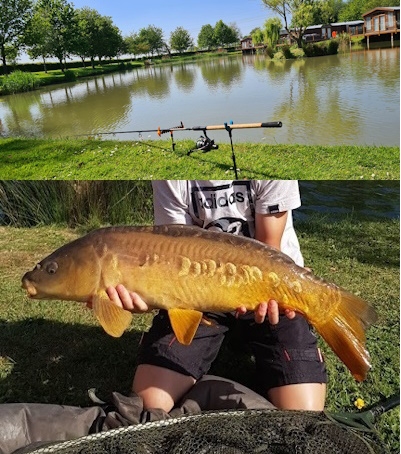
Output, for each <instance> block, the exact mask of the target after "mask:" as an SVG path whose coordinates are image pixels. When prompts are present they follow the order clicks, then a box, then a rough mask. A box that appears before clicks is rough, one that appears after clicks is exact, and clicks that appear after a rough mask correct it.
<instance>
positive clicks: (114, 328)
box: [92, 295, 132, 337]
mask: <svg viewBox="0 0 401 454" xmlns="http://www.w3.org/2000/svg"><path fill="white" fill-rule="evenodd" d="M92 304H93V306H92V307H93V312H94V314H95V316H96V318H97V319H98V320H99V323H100V324H101V325H102V327H103V329H104V330H105V331H106V333H107V334H110V336H113V337H120V336H122V334H123V332H124V331H125V330H126V329H127V328H128V326H129V325H130V323H131V320H132V314H131V312H128V311H126V310H124V309H122V308H120V307H118V306H116V305H115V304H113V303H112V302H111V301H110V300H109V299H108V297H107V296H106V295H105V296H104V297H102V296H100V295H95V296H94V297H93V299H92Z"/></svg>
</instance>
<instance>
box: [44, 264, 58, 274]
mask: <svg viewBox="0 0 401 454" xmlns="http://www.w3.org/2000/svg"><path fill="white" fill-rule="evenodd" d="M57 268H58V265H57V262H50V263H49V264H48V265H47V266H46V271H47V272H48V273H49V274H54V273H55V272H56V271H57Z"/></svg>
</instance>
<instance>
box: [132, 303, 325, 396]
mask: <svg viewBox="0 0 401 454" xmlns="http://www.w3.org/2000/svg"><path fill="white" fill-rule="evenodd" d="M205 317H206V318H207V319H209V320H211V321H213V323H212V325H211V326H209V325H205V324H201V325H200V326H199V328H198V330H197V332H196V335H195V337H194V339H193V341H192V343H191V344H190V345H182V344H180V343H179V342H178V341H177V340H176V339H175V336H174V333H173V331H172V329H171V325H170V321H169V318H168V314H167V312H166V311H163V310H161V311H159V313H158V314H157V315H156V316H155V317H154V319H153V323H152V326H151V328H150V330H149V331H148V332H147V333H145V334H144V336H143V339H142V342H141V346H140V350H139V355H138V363H139V364H151V365H154V366H160V367H165V368H167V369H170V370H174V371H176V372H179V373H182V374H184V375H190V376H192V377H194V378H195V379H196V380H199V379H200V378H201V377H202V376H203V375H204V374H206V373H207V372H208V371H209V369H210V366H211V364H212V362H213V361H214V360H215V358H216V357H217V354H218V352H219V349H220V347H221V344H222V342H223V340H224V337H225V335H226V334H227V332H228V331H229V330H231V329H233V330H235V331H234V332H235V335H236V336H240V337H239V338H240V339H241V342H244V343H245V342H248V343H249V346H250V348H251V351H252V353H253V356H254V358H255V365H256V375H257V378H258V382H259V383H263V388H264V389H265V390H268V389H270V388H275V387H277V386H283V385H289V384H297V383H326V381H327V375H326V368H325V364H324V361H323V358H322V355H321V352H320V349H319V348H318V347H317V339H316V336H315V335H314V333H313V331H312V329H311V327H310V325H309V324H308V323H307V321H306V320H305V318H304V317H302V316H300V315H296V317H295V319H292V320H290V319H288V318H287V317H286V316H284V315H283V316H280V321H279V323H278V324H277V325H271V324H270V323H269V322H268V321H265V322H264V323H262V324H258V323H255V320H254V314H253V313H251V312H249V313H247V314H245V315H244V316H240V317H238V318H236V317H235V314H233V313H229V314H216V313H206V314H205Z"/></svg>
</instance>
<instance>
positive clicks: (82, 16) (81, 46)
mask: <svg viewBox="0 0 401 454" xmlns="http://www.w3.org/2000/svg"><path fill="white" fill-rule="evenodd" d="M102 19H103V18H102V16H101V15H100V14H99V13H98V12H97V11H96V10H95V9H91V8H88V7H84V8H81V9H78V10H76V20H77V34H76V36H75V40H74V42H75V44H74V53H75V54H76V55H78V56H79V57H81V59H82V63H83V64H84V66H85V59H86V58H89V59H90V61H91V65H92V68H93V67H94V66H95V57H97V55H98V54H99V46H100V43H101V42H102V40H103V37H102V33H101V29H102Z"/></svg>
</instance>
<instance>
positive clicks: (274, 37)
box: [264, 17, 282, 48]
mask: <svg viewBox="0 0 401 454" xmlns="http://www.w3.org/2000/svg"><path fill="white" fill-rule="evenodd" d="M281 28H282V24H281V20H280V19H279V18H278V17H273V18H271V19H267V21H266V22H265V24H264V37H265V40H264V41H265V43H266V44H267V45H268V46H269V47H272V48H273V47H275V46H276V45H277V43H278V40H279V39H280V30H281Z"/></svg>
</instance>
